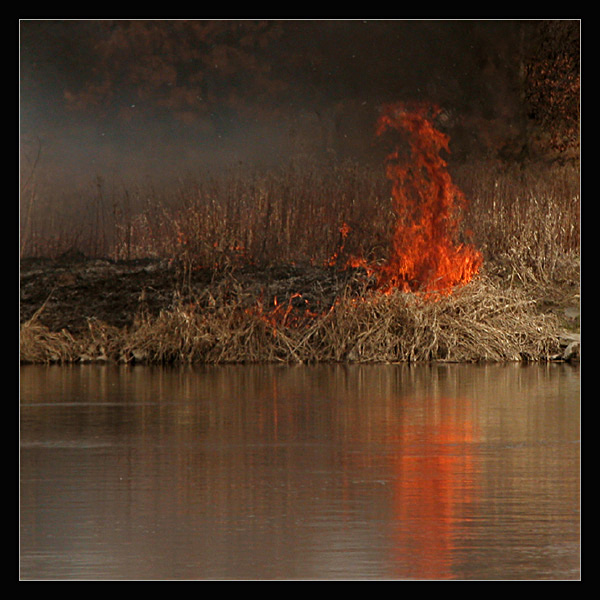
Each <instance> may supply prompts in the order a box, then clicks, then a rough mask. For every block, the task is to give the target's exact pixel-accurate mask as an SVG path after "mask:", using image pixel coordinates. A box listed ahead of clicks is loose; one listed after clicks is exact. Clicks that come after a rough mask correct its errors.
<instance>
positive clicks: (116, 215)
mask: <svg viewBox="0 0 600 600" xmlns="http://www.w3.org/2000/svg"><path fill="white" fill-rule="evenodd" d="M454 178H455V181H456V182H457V184H458V185H459V186H460V187H461V188H462V189H463V191H464V192H465V195H466V197H467V199H468V200H470V209H469V211H468V212H467V213H466V214H465V218H464V226H465V227H466V228H468V229H470V232H471V239H472V240H473V243H474V245H475V247H477V248H479V249H480V250H481V252H482V254H483V256H484V266H483V269H482V272H481V273H480V274H479V276H478V277H477V278H476V279H475V280H473V281H472V282H470V283H469V284H467V285H465V286H462V287H458V288H456V289H455V290H454V292H453V293H452V294H450V295H445V294H444V295H440V296H439V297H437V298H434V299H433V300H432V299H431V298H429V299H424V298H423V297H421V296H420V295H419V294H418V293H416V294H415V293H404V292H400V291H397V292H395V293H392V294H389V295H384V294H381V293H378V292H377V291H376V290H374V289H372V283H373V282H372V281H371V280H370V278H369V276H368V274H367V272H366V271H364V270H362V269H346V262H347V260H348V259H350V258H352V257H356V256H360V257H362V258H364V259H366V260H367V261H371V262H377V261H383V260H385V259H386V258H387V256H386V252H387V249H388V247H389V239H390V234H391V231H392V227H393V218H392V217H393V213H392V207H391V204H390V199H389V188H388V184H387V182H386V180H385V177H384V176H383V174H382V172H380V171H378V170H372V171H369V170H367V169H363V168H359V167H357V166H355V165H337V166H332V167H331V168H330V169H326V170H322V171H321V170H319V169H317V168H316V167H314V168H306V167H303V168H299V167H298V165H290V166H288V167H286V168H285V169H282V170H280V171H277V172H274V171H273V172H270V173H261V172H253V173H242V172H241V171H240V172H236V173H231V174H230V175H229V176H228V177H222V178H212V179H204V180H200V179H196V180H193V181H188V182H185V183H184V182H181V183H180V184H179V186H177V187H175V188H171V189H169V190H166V191H164V192H157V191H156V190H148V189H142V188H138V189H135V190H134V189H129V190H127V191H123V192H122V193H118V192H112V193H111V194H107V193H106V192H105V190H102V189H100V187H98V188H97V189H96V193H95V195H94V196H93V198H92V202H93V203H94V207H95V210H93V211H90V214H91V215H92V216H93V219H92V222H91V223H84V222H80V224H79V225H80V227H81V235H80V236H78V247H79V248H80V249H81V250H82V251H83V252H85V253H86V254H87V255H93V254H94V252H93V251H92V250H93V249H94V248H95V249H96V253H97V254H98V255H101V256H103V258H104V259H105V260H103V261H92V260H86V261H83V263H82V265H83V266H82V268H84V270H83V271H81V270H77V268H76V267H75V266H74V264H73V261H66V262H65V263H64V264H63V265H62V266H61V270H60V272H58V271H57V270H56V268H57V265H59V264H61V263H60V261H58V260H56V259H57V254H59V253H62V252H64V251H65V250H67V249H68V247H69V246H70V245H71V244H70V242H71V241H72V239H69V240H65V241H67V242H69V243H67V244H65V245H63V246H61V244H60V240H61V225H60V223H59V221H58V220H57V223H59V226H58V227H57V229H56V230H55V231H48V230H47V229H42V227H41V226H39V225H36V223H41V220H40V215H36V203H35V201H32V202H31V203H28V207H29V210H28V212H27V221H26V222H25V223H24V227H26V228H28V229H27V231H26V232H22V242H25V244H24V247H23V253H24V254H25V255H29V256H32V255H33V256H35V255H37V256H38V257H42V256H46V257H47V258H46V259H45V262H44V260H38V261H37V262H36V261H30V262H29V263H27V261H22V267H21V287H22V289H21V293H22V299H21V360H23V361H32V362H54V361H56V362H71V361H81V360H117V361H125V362H136V361H145V362H151V363H170V362H209V363H219V362H240V361H250V362H255V361H292V362H294V361H296V362H299V361H301V362H317V361H363V362H381V361H423V360H448V361H479V360H545V359H548V358H550V357H552V356H554V355H556V354H557V353H558V352H559V346H560V341H559V336H560V331H561V327H562V326H563V325H564V323H563V322H561V314H562V312H561V311H562V308H564V307H567V306H573V305H576V306H577V305H578V298H579V296H578V295H579V266H578V260H579V176H578V173H577V172H576V171H574V170H573V169H572V168H567V167H561V168H560V169H559V168H554V169H553V170H552V171H551V172H550V171H544V172H538V173H537V174H536V176H534V175H532V174H531V173H524V172H522V171H515V172H507V170H506V169H504V170H502V169H499V168H498V169H491V168H490V166H489V165H485V168H475V167H474V166H471V167H469V168H466V167H463V168H461V169H459V170H457V172H456V173H455V174H454ZM101 192H102V193H101ZM37 193H39V190H38V192H37ZM94 219H95V220H94ZM62 227H63V229H62V231H67V229H68V227H67V223H66V222H65V223H64V225H62ZM42 231H43V232H44V236H42ZM70 231H71V233H72V232H73V231H74V229H73V228H72V227H71V228H70ZM50 239H53V240H54V241H53V245H52V247H53V248H54V256H48V255H49V254H51V252H49V248H50V245H49V240H50ZM88 258H89V256H88ZM148 258H151V259H152V261H150V262H148V263H144V262H143V261H140V259H148ZM123 259H126V260H128V261H129V262H118V261H119V260H123ZM136 259H137V261H138V262H132V261H135V260H136ZM132 265H134V266H135V265H137V266H135V268H133V267H132ZM277 268H279V270H280V271H282V272H280V273H279V275H277V276H276V275H275V270H276V269H277ZM52 269H54V271H52ZM90 269H91V271H90ZM103 269H104V270H105V272H104V271H103ZM115 269H116V270H115ZM119 269H120V271H119ZM117 272H118V273H120V274H119V275H118V276H117V277H115V273H117ZM48 273H53V274H52V277H54V279H52V277H50V276H48ZM90 273H91V274H90ZM142 275H143V276H144V277H145V279H144V278H142ZM92 276H93V277H94V278H95V279H93V281H95V282H100V281H104V282H110V283H111V284H112V285H113V286H114V288H113V289H112V291H114V295H115V297H118V290H119V282H121V296H122V299H123V301H124V300H127V302H126V303H124V304H123V305H122V306H121V309H122V310H123V311H125V312H126V313H127V316H128V318H127V319H125V320H124V321H123V320H121V321H119V320H115V321H114V322H112V323H111V319H110V318H109V317H108V316H107V315H108V314H109V313H110V311H109V308H110V307H109V304H107V303H106V302H105V304H103V305H102V306H103V307H104V308H103V312H96V315H94V306H96V307H97V308H98V307H99V306H100V304H101V302H100V300H102V301H107V299H108V298H109V296H110V294H108V293H107V290H106V288H99V287H94V285H92V284H91V283H90V281H91V280H90V279H86V277H92ZM148 278H150V279H148ZM38 284H39V285H38ZM36 285H37V287H36ZM103 290H104V291H103ZM111 293H112V292H111ZM434 295H435V294H434ZM56 298H62V300H63V301H64V302H65V303H66V305H67V306H71V305H69V304H68V301H75V299H79V301H80V302H81V303H82V305H83V304H84V303H85V304H86V305H87V306H88V307H89V308H90V314H86V315H83V316H82V318H81V322H80V325H81V324H82V323H83V327H82V326H78V327H75V326H74V324H71V325H69V324H68V323H65V322H64V321H62V322H61V319H59V318H57V313H56V311H57V310H58V306H59V304H57V302H56V301H55V300H56ZM69 298H70V300H69ZM46 300H48V302H46ZM73 306H75V305H73ZM558 309H561V310H558ZM71 312H72V313H73V314H75V313H77V309H75V310H74V311H71ZM98 315H99V316H100V317H101V318H99V317H98Z"/></svg>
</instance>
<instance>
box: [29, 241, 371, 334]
mask: <svg viewBox="0 0 600 600" xmlns="http://www.w3.org/2000/svg"><path fill="white" fill-rule="evenodd" d="M369 285H370V282H369V280H368V279H367V277H366V274H365V272H364V271H363V270H362V269H356V270H354V269H348V270H338V269H335V268H330V267H319V266H312V265H307V266H294V265H280V266H269V267H262V268H259V267H256V266H252V265H247V266H244V267H239V268H236V269H235V270H234V269H231V268H219V269H206V268H195V269H188V268H184V267H183V266H182V265H179V264H175V263H173V262H170V261H166V260H157V259H140V260H130V261H113V260H108V259H91V258H88V257H85V256H83V255H81V254H79V253H69V254H66V255H63V256H62V257H60V258H58V259H47V258H24V259H21V263H20V321H21V323H24V322H26V321H28V320H29V319H31V318H32V317H33V315H34V314H35V313H36V312H37V311H39V310H40V309H42V307H43V309H42V310H41V312H40V313H39V315H38V319H39V321H40V322H41V323H42V324H44V325H46V326H47V327H48V328H49V329H50V330H52V331H60V330H62V329H67V330H68V331H70V332H71V333H73V334H75V333H78V332H81V331H83V330H86V329H87V328H88V321H89V320H90V319H98V320H100V321H102V322H104V323H106V324H108V325H112V326H115V327H119V328H123V327H130V326H131V325H132V324H133V322H134V318H135V317H136V315H139V314H140V313H141V312H144V313H145V314H146V315H150V316H153V315H158V313H159V312H160V311H161V310H168V309H169V308H171V307H173V306H174V305H175V303H177V302H181V301H184V302H185V301H196V302H203V303H207V302H236V303H238V304H242V305H243V306H251V305H256V304H257V303H261V305H262V306H263V307H265V308H266V309H268V308H269V307H274V306H275V305H276V304H277V305H281V304H282V303H288V302H289V303H292V305H293V306H294V308H295V309H296V310H297V309H301V310H304V309H309V310H311V311H315V312H317V311H323V310H327V309H328V308H329V307H330V306H331V305H332V304H333V303H334V302H335V300H336V298H337V297H339V296H340V295H341V294H343V293H347V292H349V291H351V290H352V289H359V288H362V289H364V286H369Z"/></svg>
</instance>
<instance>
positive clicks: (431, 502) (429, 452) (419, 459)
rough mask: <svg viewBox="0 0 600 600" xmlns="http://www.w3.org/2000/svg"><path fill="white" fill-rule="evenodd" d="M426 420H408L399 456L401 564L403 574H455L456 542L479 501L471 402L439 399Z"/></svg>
mask: <svg viewBox="0 0 600 600" xmlns="http://www.w3.org/2000/svg"><path fill="white" fill-rule="evenodd" d="M435 404H436V405H435V406H428V408H433V409H434V410H432V414H431V415H427V417H426V418H415V419H411V418H410V415H407V417H408V418H406V419H404V420H403V425H402V429H401V432H400V435H399V437H398V440H397V441H398V446H399V447H398V452H397V453H396V456H395V460H394V468H395V471H396V478H395V488H394V512H395V519H396V523H397V527H396V548H395V553H396V564H397V565H398V566H399V567H400V566H401V565H404V568H403V570H408V571H409V572H408V573H403V574H402V575H403V576H409V577H410V576H414V577H418V578H419V579H448V578H452V576H453V572H452V561H451V557H452V556H453V543H454V542H453V540H454V539H456V537H457V534H458V528H459V527H460V526H462V524H463V523H464V520H465V517H468V513H470V512H471V510H472V506H473V503H474V489H475V483H476V482H475V477H476V470H475V468H474V464H475V461H474V456H473V453H472V452H473V448H474V445H473V441H474V440H475V439H476V433H475V425H474V423H473V419H472V415H471V414H470V412H471V411H470V410H469V407H468V405H466V404H465V406H464V407H463V408H464V411H461V413H460V414H457V413H456V412H454V411H450V410H445V405H447V406H454V407H456V402H454V401H448V402H445V401H444V400H443V399H441V400H439V401H436V403H435Z"/></svg>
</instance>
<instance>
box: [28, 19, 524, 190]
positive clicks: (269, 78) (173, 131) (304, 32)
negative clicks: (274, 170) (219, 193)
mask: <svg viewBox="0 0 600 600" xmlns="http://www.w3.org/2000/svg"><path fill="white" fill-rule="evenodd" d="M520 32H521V28H520V25H519V24H518V23H517V22H513V21H403V20H400V21H397V20H383V21H381V20H380V21H365V20H344V21H329V20H327V21H266V22H255V21H134V22H124V21H21V23H20V69H21V86H20V120H21V137H22V140H23V144H22V148H23V152H22V156H23V155H26V159H23V163H24V164H25V163H26V162H27V161H28V160H29V156H30V154H31V153H32V152H33V150H32V148H37V147H38V145H40V144H41V149H42V159H41V161H40V164H41V165H43V166H44V167H45V168H46V169H47V170H48V171H50V172H54V173H60V174H61V175H63V176H65V175H68V174H70V173H71V172H77V173H80V174H82V176H84V177H90V178H92V177H94V176H95V175H97V174H105V175H108V176H110V175H111V174H123V173H126V172H136V171H137V172H140V173H141V172H142V171H149V172H150V173H153V174H155V175H158V173H159V172H161V171H166V172H174V171H175V170H177V169H179V168H192V169H193V168H196V167H198V168H202V166H203V165H216V164H227V163H232V162H236V161H244V162H261V161H267V162H268V161H274V160H280V159H282V158H285V157H288V156H290V155H291V154H305V155H307V154H308V155H315V156H316V155H318V153H321V152H324V153H325V154H327V153H329V154H330V155H333V154H335V155H336V156H344V155H347V156H357V157H364V156H367V155H368V154H369V152H370V151H371V150H372V149H373V144H374V130H375V122H376V118H377V114H378V110H379V109H380V107H381V105H382V104H384V103H386V102H391V101H397V100H428V101H432V102H436V103H438V104H441V105H442V106H443V107H444V108H445V109H447V110H448V111H449V113H450V114H456V113H458V112H460V113H461V114H469V115H474V116H476V117H477V118H481V119H493V118H496V117H498V116H499V115H500V116H501V115H502V111H505V112H506V114H509V113H510V110H509V109H507V106H508V105H510V102H511V98H510V93H511V90H512V89H513V87H514V81H513V77H515V76H516V72H517V67H518V65H517V64H516V61H514V58H515V56H516V52H515V50H516V48H517V45H518V43H519V40H520V39H522V38H520V37H519V36H520Z"/></svg>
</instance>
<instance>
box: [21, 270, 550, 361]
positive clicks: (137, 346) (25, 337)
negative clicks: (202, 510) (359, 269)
mask: <svg viewBox="0 0 600 600" xmlns="http://www.w3.org/2000/svg"><path fill="white" fill-rule="evenodd" d="M207 300H210V302H207ZM534 304H535V303H534V302H533V301H532V300H530V299H528V298H527V297H525V296H524V294H523V293H522V292H521V291H519V290H517V289H515V288H512V289H508V290H507V289H502V288H499V287H497V286H496V285H495V284H494V283H493V282H492V281H491V280H488V279H485V278H479V279H477V280H474V281H472V282H471V283H469V284H467V285H465V286H463V287H462V288H460V289H457V290H455V292H454V293H453V294H450V295H440V296H439V297H438V298H435V299H432V298H431V297H430V298H424V297H421V296H419V295H417V294H412V293H401V292H395V293H392V294H381V293H378V292H374V291H371V292H365V293H363V294H360V295H358V294H356V293H350V292H349V293H346V294H342V295H341V296H340V297H339V298H338V299H337V301H336V302H335V303H334V305H333V306H331V308H330V309H329V310H327V311H324V312H323V313H321V314H313V313H309V312H307V311H306V309H305V308H304V309H303V308H300V309H298V308H296V307H294V306H293V305H292V301H291V299H290V302H289V303H288V304H287V305H281V306H280V307H277V308H275V309H273V308H271V309H268V310H267V309H265V308H263V307H262V306H261V305H260V304H259V303H256V304H254V305H252V306H250V307H248V303H247V298H245V297H244V294H243V291H242V290H240V291H239V294H237V295H232V294H229V295H228V298H227V299H224V298H211V299H207V298H198V299H197V301H195V302H189V301H185V302H184V301H182V300H180V301H178V302H176V303H175V304H174V305H173V306H172V307H171V308H170V309H169V310H164V311H162V312H161V313H160V314H159V315H158V316H156V317H153V318H152V317H149V316H147V315H146V316H143V315H140V316H139V317H138V318H137V319H136V321H135V323H134V325H133V327H132V328H131V329H130V330H125V329H123V330H121V329H117V328H114V327H109V326H107V325H105V324H102V323H99V322H95V321H90V328H89V331H88V332H87V334H85V335H83V336H81V337H80V338H79V339H77V340H76V339H74V338H73V337H72V336H71V335H70V334H69V333H68V332H66V331H63V332H60V333H54V334H53V333H51V332H49V331H48V330H47V328H45V327H44V326H42V325H40V324H39V323H38V322H37V315H36V317H34V318H33V319H32V320H31V321H30V322H28V323H26V324H25V326H24V327H23V329H22V336H21V358H22V360H24V361H31V362H72V361H86V360H115V361H119V362H127V363H130V362H131V363H133V362H145V363H151V364H156V363H160V364H169V363H239V362H246V363H253V362H288V363H289V362H292V363H293V362H296V363H314V362H324V361H326V362H340V361H350V362H353V361H356V362H370V363H381V362H416V361H453V362H454V361H456V362H477V361H527V360H530V361H537V360H546V359H548V358H549V357H551V356H553V355H555V354H557V353H558V350H559V329H558V322H557V320H556V319H555V318H554V317H553V316H552V315H541V314H538V313H537V312H536V310H535V306H534Z"/></svg>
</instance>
